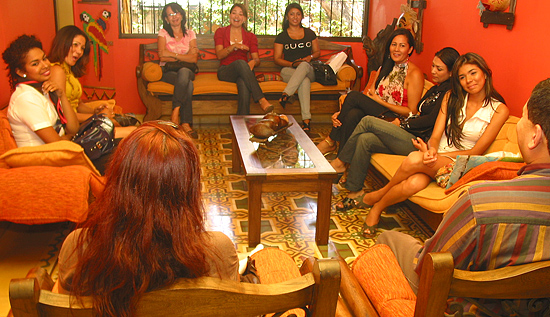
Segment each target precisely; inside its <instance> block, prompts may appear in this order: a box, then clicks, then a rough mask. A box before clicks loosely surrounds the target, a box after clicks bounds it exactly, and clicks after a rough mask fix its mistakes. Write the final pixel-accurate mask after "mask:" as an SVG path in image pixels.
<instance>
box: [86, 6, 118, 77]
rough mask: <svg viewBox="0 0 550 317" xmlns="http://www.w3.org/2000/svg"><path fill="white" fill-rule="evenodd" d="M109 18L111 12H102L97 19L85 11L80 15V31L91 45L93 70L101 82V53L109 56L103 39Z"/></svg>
mask: <svg viewBox="0 0 550 317" xmlns="http://www.w3.org/2000/svg"><path fill="white" fill-rule="evenodd" d="M110 18H111V12H110V11H108V10H103V11H102V12H101V16H99V17H98V18H97V19H94V18H92V15H91V14H89V13H88V12H86V11H82V13H80V20H81V21H82V22H83V23H82V29H83V30H84V32H85V33H86V34H87V35H88V39H89V40H90V42H91V43H92V48H93V51H94V70H95V74H96V76H97V78H98V79H99V80H101V77H103V72H102V70H103V61H102V57H101V51H103V52H105V53H106V54H109V47H108V46H107V40H106V39H105V32H106V31H107V29H108V26H109V25H108V21H109V19H110Z"/></svg>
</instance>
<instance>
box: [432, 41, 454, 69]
mask: <svg viewBox="0 0 550 317" xmlns="http://www.w3.org/2000/svg"><path fill="white" fill-rule="evenodd" d="M435 56H437V57H438V58H439V59H440V60H441V61H442V62H443V64H445V66H447V71H450V72H452V71H453V66H454V64H455V62H456V60H457V59H458V58H459V57H460V53H458V51H457V50H456V49H454V48H452V47H445V48H442V49H441V50H439V51H437V52H436V53H435Z"/></svg>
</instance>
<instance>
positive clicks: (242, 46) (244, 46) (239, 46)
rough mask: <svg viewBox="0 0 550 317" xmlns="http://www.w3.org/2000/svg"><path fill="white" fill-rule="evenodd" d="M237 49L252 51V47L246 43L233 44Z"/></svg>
mask: <svg viewBox="0 0 550 317" xmlns="http://www.w3.org/2000/svg"><path fill="white" fill-rule="evenodd" d="M233 46H234V48H235V50H243V51H250V47H248V46H246V45H244V44H233Z"/></svg>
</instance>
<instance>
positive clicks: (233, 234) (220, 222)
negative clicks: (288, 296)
mask: <svg viewBox="0 0 550 317" xmlns="http://www.w3.org/2000/svg"><path fill="white" fill-rule="evenodd" d="M313 127H314V130H313V132H314V133H312V135H310V136H311V137H312V139H313V140H314V142H319V141H321V140H323V137H324V135H326V134H327V133H328V131H329V129H330V126H329V125H328V124H324V125H323V124H317V125H315V124H314V125H313ZM198 131H199V134H200V138H199V139H198V140H197V142H196V144H197V146H198V148H199V150H200V153H201V163H202V172H203V174H202V183H203V193H204V201H205V206H206V213H207V219H208V221H207V223H208V227H209V229H210V230H218V231H223V232H224V233H225V234H227V235H228V236H229V237H230V238H231V239H232V240H233V241H234V242H235V243H236V246H237V249H238V251H239V252H246V251H248V250H249V248H248V239H247V233H248V220H247V217H248V214H247V204H248V201H247V199H248V191H247V184H246V181H245V178H244V175H243V174H238V173H233V171H232V169H231V159H232V153H231V129H230V127H229V125H217V126H207V125H203V126H201V127H200V128H199V129H198ZM382 184H383V183H382V181H381V180H379V179H377V178H376V177H375V176H374V175H371V174H370V173H369V175H368V177H367V179H366V182H365V185H366V186H367V187H371V188H379V187H380V186H381V185H382ZM345 194H346V190H345V189H343V188H342V187H340V186H339V185H333V195H334V197H333V202H332V204H333V205H334V204H336V202H338V201H340V200H341V198H342V197H343V196H345ZM316 210H317V199H316V193H308V192H280V193H264V194H262V234H261V241H262V244H264V245H267V246H274V247H279V248H281V249H283V250H286V251H287V252H288V253H289V254H290V255H291V256H292V257H294V259H295V261H296V262H297V264H298V265H300V264H301V262H302V260H303V259H304V258H305V257H308V256H316V257H330V256H333V255H334V254H335V250H337V252H338V253H339V254H340V255H341V256H343V257H344V258H347V260H348V261H351V260H353V258H354V257H355V256H357V255H359V254H360V253H361V252H362V251H363V250H365V249H366V248H368V247H370V246H372V245H373V244H374V243H375V239H365V238H363V237H362V236H361V235H360V234H359V233H358V231H359V230H360V228H361V226H362V222H363V219H364V218H365V216H366V215H367V213H368V210H361V209H354V210H349V211H347V212H343V213H342V212H337V211H336V210H335V208H334V207H333V208H332V212H331V221H330V229H331V231H330V237H329V245H328V246H317V245H316V244H315V219H316ZM380 228H381V229H382V230H399V231H403V232H405V233H408V234H410V235H412V236H414V237H417V238H418V239H420V240H425V239H426V237H427V236H429V235H431V232H430V229H428V227H427V226H426V225H424V224H423V223H422V222H421V221H419V220H418V219H417V217H416V216H415V215H414V214H413V213H412V212H411V211H410V209H409V208H408V207H407V206H406V205H405V204H398V205H396V206H393V207H390V208H389V209H388V210H387V211H386V213H385V214H384V215H383V216H382V219H381V223H380Z"/></svg>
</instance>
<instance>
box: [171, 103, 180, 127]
mask: <svg viewBox="0 0 550 317" xmlns="http://www.w3.org/2000/svg"><path fill="white" fill-rule="evenodd" d="M170 121H172V122H174V123H175V124H180V107H175V108H174V109H172V115H171V116H170Z"/></svg>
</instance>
